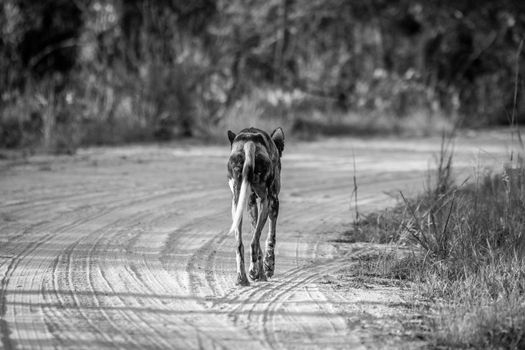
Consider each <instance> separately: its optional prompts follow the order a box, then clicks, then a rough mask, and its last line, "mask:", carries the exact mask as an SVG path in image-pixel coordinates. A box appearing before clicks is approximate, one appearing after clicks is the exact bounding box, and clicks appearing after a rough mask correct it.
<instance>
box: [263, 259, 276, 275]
mask: <svg viewBox="0 0 525 350" xmlns="http://www.w3.org/2000/svg"><path fill="white" fill-rule="evenodd" d="M263 265H264V274H265V276H266V278H270V277H272V276H273V272H274V269H275V257H274V256H273V254H272V255H271V256H266V257H265V258H264V263H263Z"/></svg>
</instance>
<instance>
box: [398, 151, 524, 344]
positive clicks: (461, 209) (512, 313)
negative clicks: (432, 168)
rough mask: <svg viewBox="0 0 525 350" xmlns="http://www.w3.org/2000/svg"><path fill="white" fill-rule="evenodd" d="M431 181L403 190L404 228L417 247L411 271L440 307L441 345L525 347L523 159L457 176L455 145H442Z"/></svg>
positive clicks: (435, 336) (437, 335) (437, 329)
mask: <svg viewBox="0 0 525 350" xmlns="http://www.w3.org/2000/svg"><path fill="white" fill-rule="evenodd" d="M438 164H439V166H438V171H437V176H436V177H435V179H434V181H433V186H432V187H429V188H428V189H427V190H426V192H425V193H424V194H423V195H422V196H420V197H419V198H417V199H415V200H408V199H406V198H404V197H403V198H404V204H403V206H404V209H405V210H403V215H404V217H403V219H402V220H401V221H402V224H401V227H402V228H401V231H402V233H399V234H398V236H399V237H402V236H405V237H407V238H408V239H409V240H410V241H412V242H413V243H415V245H416V246H417V247H419V248H420V249H419V251H420V252H421V254H419V255H413V257H412V259H416V260H418V264H415V265H414V266H418V269H416V271H414V272H413V274H414V276H413V277H414V278H415V280H416V281H417V282H419V283H418V286H419V289H420V291H421V293H422V295H423V296H424V297H426V298H428V299H429V300H431V301H433V302H434V303H435V304H434V305H436V309H437V314H436V317H435V318H434V321H433V328H434V332H432V335H431V339H432V341H433V342H434V343H435V345H436V346H439V347H441V346H444V347H472V348H490V349H498V348H500V349H523V348H525V164H524V160H523V158H521V157H517V158H515V159H514V160H513V161H512V163H509V164H507V165H505V166H504V168H503V171H502V172H501V173H500V174H496V175H495V174H492V173H487V174H476V176H475V180H476V181H473V183H469V184H463V185H457V184H454V182H453V180H452V179H451V164H452V153H451V152H450V149H449V148H447V147H442V152H441V156H440V161H439V163H438Z"/></svg>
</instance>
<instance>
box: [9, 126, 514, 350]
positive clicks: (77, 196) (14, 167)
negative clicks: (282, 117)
mask: <svg viewBox="0 0 525 350" xmlns="http://www.w3.org/2000/svg"><path fill="white" fill-rule="evenodd" d="M507 140H509V137H508V135H506V134H505V133H492V134H488V133H482V134H478V135H476V137H471V138H462V139H459V140H458V142H457V145H456V154H457V156H456V167H457V169H459V170H461V169H465V168H469V167H475V166H476V164H483V165H491V166H494V165H499V164H501V163H502V162H503V159H504V158H503V157H502V154H505V150H506V149H505V145H506V144H507ZM439 142H440V140H439V138H426V139H411V140H396V139H375V138H373V139H331V140H325V141H317V142H312V143H291V144H287V146H286V149H285V153H284V158H283V180H282V182H283V185H282V194H281V213H280V216H279V219H278V227H277V251H276V252H277V254H276V274H275V277H274V278H272V279H271V280H270V281H269V282H258V283H252V284H251V286H249V287H245V288H242V287H235V286H234V285H233V283H234V278H235V263H234V260H235V255H234V249H233V243H234V238H233V237H230V236H229V235H228V234H227V229H228V227H229V223H230V208H229V203H230V194H229V189H228V186H227V183H226V167H225V164H226V157H227V154H228V147H227V146H224V147H219V146H188V145H180V144H175V145H172V146H170V147H157V146H132V147H122V148H93V149H86V150H81V151H79V152H78V154H77V155H75V156H72V157H69V156H60V157H52V156H34V157H31V158H29V159H27V160H19V161H2V162H0V278H1V285H0V288H1V289H0V333H1V341H2V345H3V348H4V349H35V348H45V349H47V348H59V349H65V348H71V349H78V348H93V349H100V348H122V349H156V348H164V349H171V348H178V349H189V348H204V349H215V348H218V349H246V348H252V349H258V348H267V349H288V348H297V349H303V348H319V349H325V348H360V347H363V348H377V347H380V346H381V345H384V344H389V345H390V346H393V347H396V346H401V345H399V344H403V339H402V337H390V336H388V337H386V338H385V337H381V333H382V332H383V333H385V334H388V332H392V330H391V329H388V327H390V326H388V322H389V320H390V321H391V320H392V318H394V317H395V315H396V312H404V311H399V310H396V306H395V305H396V303H401V302H404V301H406V300H405V299H406V298H410V293H408V294H407V292H406V291H400V290H396V289H395V288H386V287H385V288H383V289H381V288H372V289H371V290H367V291H362V290H357V289H355V288H354V289H353V288H350V287H348V286H342V287H341V285H339V287H337V286H333V285H332V284H333V283H331V282H330V281H333V279H334V278H337V274H338V272H339V271H340V270H341V269H342V268H347V269H348V268H351V266H352V264H353V263H354V261H355V259H356V257H357V256H359V255H360V254H367V253H368V252H370V251H373V250H374V249H377V247H375V246H373V245H366V244H354V245H347V246H346V248H345V249H341V244H342V243H336V242H335V239H336V238H338V237H339V236H340V234H341V233H342V232H343V231H344V230H345V226H347V225H349V224H350V223H351V221H352V218H353V212H352V211H350V200H351V198H350V195H351V192H352V188H353V180H352V176H353V164H354V157H355V163H356V165H357V178H358V185H359V189H358V198H359V209H360V210H361V211H370V210H374V209H379V208H383V207H385V206H387V205H391V204H393V203H394V199H393V198H392V196H391V195H390V194H391V193H394V192H395V191H396V190H403V191H405V192H409V193H414V192H416V191H418V190H420V189H421V188H422V187H423V186H424V184H425V178H426V177H425V172H426V171H427V170H428V168H430V167H432V166H433V165H434V163H433V161H432V155H433V154H435V153H436V152H438V151H439ZM477 158H479V159H480V160H479V161H476V160H475V159H477ZM476 162H477V163H476ZM245 221H247V220H245ZM266 230H267V228H266V229H265V234H266ZM244 232H245V233H244V239H245V240H246V241H248V240H249V237H250V235H249V230H248V227H247V226H246V225H245V230H244ZM265 234H264V236H263V239H264V238H265ZM247 261H248V259H247ZM371 318H373V319H375V320H380V319H384V320H385V322H384V324H385V327H386V328H385V329H377V327H376V328H375V329H374V328H373V327H372V328H371V329H368V328H367V327H366V326H367V324H366V322H368V321H367V320H370V319H371ZM372 323H373V324H375V325H377V324H381V323H380V322H379V323H378V322H375V323H374V322H372ZM385 339H386V340H385ZM405 345H406V344H405ZM416 345H417V344H416Z"/></svg>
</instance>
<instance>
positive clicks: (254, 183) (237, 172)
mask: <svg viewBox="0 0 525 350" xmlns="http://www.w3.org/2000/svg"><path fill="white" fill-rule="evenodd" d="M228 138H229V140H230V143H231V153H230V157H229V159H228V183H229V185H230V189H231V191H232V226H231V228H230V232H232V233H234V234H235V240H236V261H237V282H236V283H237V284H239V285H248V284H249V282H248V278H247V277H246V271H245V267H244V246H243V242H242V214H243V211H244V208H245V207H246V206H247V207H248V212H249V214H250V218H251V225H252V233H253V236H252V241H251V244H250V253H251V254H250V255H251V260H250V268H249V271H248V272H249V276H250V278H251V279H252V280H254V281H258V280H266V279H267V278H269V277H271V276H273V273H274V269H275V253H274V250H275V230H276V225H277V216H278V215H279V192H280V190H281V156H282V152H283V150H284V133H283V130H282V129H281V128H277V129H275V130H274V131H273V133H272V134H271V136H270V135H268V134H267V133H266V132H264V131H262V130H260V129H256V128H247V129H243V130H241V131H240V132H239V133H238V134H235V133H233V132H232V131H230V130H228ZM267 219H270V225H269V226H270V227H269V232H268V238H267V239H266V252H265V255H264V258H263V254H262V250H261V246H260V242H259V241H260V237H261V231H262V229H263V228H264V225H265V223H266V221H267Z"/></svg>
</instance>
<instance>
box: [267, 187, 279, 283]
mask: <svg viewBox="0 0 525 350" xmlns="http://www.w3.org/2000/svg"><path fill="white" fill-rule="evenodd" d="M269 197H270V199H269V202H270V203H269V207H270V208H269V213H268V216H269V217H270V229H269V232H268V238H267V239H266V254H265V256H264V274H265V275H266V277H267V278H270V277H272V276H273V273H274V271H275V230H276V226H277V216H278V215H279V198H277V196H276V195H272V194H270V196H269Z"/></svg>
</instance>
